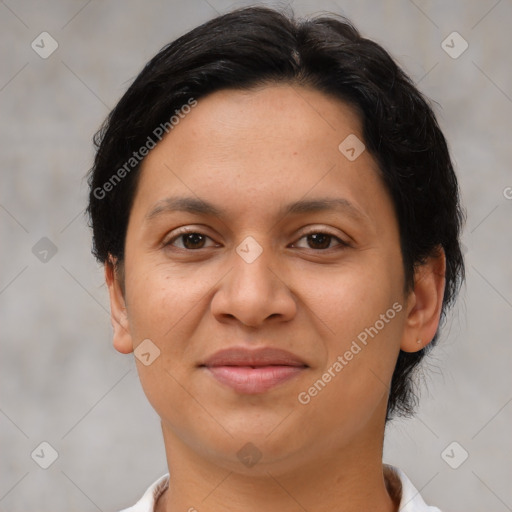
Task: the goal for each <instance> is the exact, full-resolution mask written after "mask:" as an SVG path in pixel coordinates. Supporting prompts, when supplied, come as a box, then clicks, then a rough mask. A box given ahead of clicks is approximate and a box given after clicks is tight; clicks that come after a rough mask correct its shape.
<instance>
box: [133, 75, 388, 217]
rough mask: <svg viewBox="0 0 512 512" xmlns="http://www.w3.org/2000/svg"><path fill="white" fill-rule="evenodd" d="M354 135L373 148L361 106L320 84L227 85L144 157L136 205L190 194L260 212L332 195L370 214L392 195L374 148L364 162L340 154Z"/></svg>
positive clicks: (146, 205) (224, 206)
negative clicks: (364, 132)
mask: <svg viewBox="0 0 512 512" xmlns="http://www.w3.org/2000/svg"><path fill="white" fill-rule="evenodd" d="M347 138H349V139H348V140H352V141H356V144H357V141H360V144H361V147H364V146H362V144H363V143H362V139H363V137H362V127H361V120H360V118H359V116H358V114H357V112H356V110H355V109H354V108H352V107H351V106H349V105H347V104H345V103H343V102H341V101H340V100H338V99H335V98H333V97H330V96H327V95H325V94H323V93H320V92H318V91H316V90H312V89H308V88H303V87H299V86H294V85H284V84H283V85H271V86H270V85H269V86H265V87H260V88H257V89H253V90H248V91H240V90H222V91H218V92H216V93H213V94H211V95H209V96H207V97H204V98H200V99H199V100H198V103H197V106H196V107H195V108H194V109H193V110H191V111H190V112H189V113H188V114H186V115H183V117H182V118H181V119H180V122H179V123H178V124H177V125H176V126H175V127H174V128H173V130H172V131H171V132H170V133H169V134H168V135H167V136H166V137H165V138H164V139H163V140H162V141H161V142H160V143H159V144H157V146H156V147H155V149H153V150H152V151H151V152H150V153H149V154H148V156H147V157H146V158H145V160H144V161H143V164H142V168H141V173H142V174H141V178H140V181H139V185H138V190H137V194H136V201H135V203H134V208H138V207H139V206H140V205H141V203H143V205H142V206H143V208H144V211H143V212H141V213H142V214H143V215H144V216H147V215H148V214H150V213H151V211H152V210H154V209H155V207H156V208H158V204H160V205H161V204H162V201H165V199H166V197H167V196H169V197H171V196H178V195H179V196H183V195H187V196H195V197H196V198H198V199H199V200H201V199H203V200H205V201H207V202H208V203H211V204H215V205H216V206H218V208H217V209H221V207H222V209H223V210H224V209H226V211H228V213H229V208H231V213H232V214H235V212H236V214H239V213H242V212H244V211H247V212H248V211H252V212H254V214H255V215H256V212H257V214H258V215H260V216H261V215H262V213H265V214H267V213H270V210H272V208H273V207H275V208H276V211H277V210H279V211H282V209H283V205H284V203H291V202H296V201H297V200H299V199H301V198H304V197H306V196H311V197H315V196H318V197H320V196H321V197H323V198H326V197H328V196H329V195H331V196H332V197H333V198H338V197H340V196H341V197H342V198H343V199H344V200H347V201H349V202H350V203H352V204H354V205H356V206H357V205H358V206H359V209H360V210H361V211H362V212H363V213H364V212H365V208H366V207H367V206H371V204H372V203H374V206H376V203H375V194H376V193H380V194H381V195H382V196H383V197H384V199H385V200H389V198H388V197H387V193H386V191H385V189H384V186H383V185H382V183H381V181H380V178H379V171H378V168H377V165H376V163H375V161H374V159H373V158H372V157H371V155H370V154H369V153H368V152H367V151H363V152H362V153H361V154H360V155H359V156H358V157H357V158H356V159H355V160H351V159H349V158H347V156H346V154H344V153H343V152H342V151H340V144H342V143H343V141H345V140H347ZM358 149H359V148H358ZM365 198H366V199H365ZM363 203H367V204H366V205H365V204H363ZM142 206H141V207H142Z"/></svg>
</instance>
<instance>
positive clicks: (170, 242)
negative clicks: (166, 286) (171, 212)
mask: <svg viewBox="0 0 512 512" xmlns="http://www.w3.org/2000/svg"><path fill="white" fill-rule="evenodd" d="M190 234H194V235H201V236H203V237H205V238H209V239H210V240H212V239H211V237H209V236H208V235H205V234H204V233H201V232H200V231H198V230H195V229H190V228H185V229H183V230H181V231H179V232H178V233H176V234H175V235H174V236H173V237H172V238H170V239H169V240H168V241H167V242H165V243H164V244H163V246H164V247H172V246H173V243H174V242H175V241H176V240H178V239H180V238H181V237H183V236H185V235H190ZM310 235H326V236H328V237H330V238H331V241H332V240H334V241H337V242H338V246H341V247H349V246H350V244H349V243H347V242H345V241H343V240H342V239H341V238H339V237H338V236H336V235H334V234H333V233H330V232H329V231H325V230H324V231H322V230H318V229H315V230H311V231H308V232H306V233H303V234H302V236H301V237H300V238H298V240H297V241H299V240H302V239H303V238H307V237H308V236H310ZM296 243H297V242H294V244H292V245H295V244H296ZM329 245H330V244H329ZM175 248H176V249H179V250H181V251H187V252H188V251H189V252H194V251H199V250H201V249H208V247H200V248H199V249H187V248H186V247H175ZM333 248H334V247H327V248H326V249H312V248H310V247H309V248H308V249H310V250H312V251H315V252H316V251H328V250H330V249H333Z"/></svg>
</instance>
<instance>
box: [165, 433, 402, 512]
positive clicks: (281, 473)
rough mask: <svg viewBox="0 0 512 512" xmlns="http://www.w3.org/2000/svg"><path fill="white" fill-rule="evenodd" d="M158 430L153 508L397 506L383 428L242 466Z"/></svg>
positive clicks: (283, 511) (215, 511)
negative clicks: (343, 442)
mask: <svg viewBox="0 0 512 512" xmlns="http://www.w3.org/2000/svg"><path fill="white" fill-rule="evenodd" d="M163 434H164V441H165V445H166V453H167V461H168V465H169V473H170V483H169V489H168V490H167V491H166V492H165V493H164V494H163V495H162V497H161V498H160V500H159V501H158V503H157V508H156V510H157V512H175V511H177V510H185V511H190V512H194V511H195V510H196V511H208V512H231V511H233V512H234V511H238V510H244V511H245V512H261V510H265V511H266V512H277V511H279V512H292V511H293V512H296V511H297V510H314V511H315V512H327V511H329V512H331V511H333V510H336V511H338V512H356V511H358V512H359V511H361V510H372V511H374V512H395V511H396V510H398V503H397V502H396V501H393V499H392V498H391V496H390V494H389V492H388V489H387V486H389V485H390V482H389V480H386V479H385V476H384V467H383V465H382V442H383V434H384V432H383V430H382V432H381V435H380V436H379V435H376V433H375V432H369V433H368V435H366V436H364V437H361V438H360V439H358V440H353V441H352V442H351V443H350V445H349V446H345V447H340V448H333V447H325V448H326V449H325V450H323V451H322V452H321V453H322V454H323V455H322V456H318V457H317V458H316V459H315V458H312V457H308V458H307V459H305V458H304V457H302V458H300V457H297V458H295V457H293V460H291V459H292V458H290V460H288V461H286V462H283V461H282V460H281V461H276V462H275V463H274V464H268V465H265V466H264V465H263V464H262V463H257V464H256V465H254V466H253V467H252V468H248V469H247V470H245V471H243V472H242V471H240V470H239V466H236V465H233V466H231V467H230V465H229V463H224V462H218V461H216V460H214V459H213V458H211V457H207V456H200V455H199V454H198V452H197V450H192V449H191V448H190V447H189V446H187V445H186V444H184V443H183V442H182V441H181V439H179V438H178V437H176V435H175V434H174V432H172V431H171V430H170V429H167V428H165V426H164V425H163ZM240 445H241V446H242V445H243V443H240ZM299 459H300V460H299ZM234 468H237V469H234ZM395 499H396V498H395Z"/></svg>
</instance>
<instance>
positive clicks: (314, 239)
mask: <svg viewBox="0 0 512 512" xmlns="http://www.w3.org/2000/svg"><path fill="white" fill-rule="evenodd" d="M332 238H333V237H332V236H331V235H328V234H326V233H313V234H311V235H307V237H306V239H307V241H308V245H309V246H310V247H311V249H328V248H329V246H330V245H331V240H332Z"/></svg>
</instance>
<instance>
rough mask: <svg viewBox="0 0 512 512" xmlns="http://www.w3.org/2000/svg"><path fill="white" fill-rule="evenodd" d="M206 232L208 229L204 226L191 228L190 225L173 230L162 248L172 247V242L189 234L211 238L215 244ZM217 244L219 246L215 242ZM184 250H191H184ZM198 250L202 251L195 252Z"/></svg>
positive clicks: (166, 237)
mask: <svg viewBox="0 0 512 512" xmlns="http://www.w3.org/2000/svg"><path fill="white" fill-rule="evenodd" d="M204 231H206V229H205V228H204V227H203V226H200V227H194V226H190V225H187V226H182V227H180V228H176V229H173V230H172V231H171V232H170V233H168V234H167V235H166V236H165V237H164V239H163V240H162V247H167V246H168V245H172V242H174V241H176V240H177V239H178V238H179V237H180V236H183V235H186V234H188V233H197V234H199V235H202V236H204V237H205V238H209V239H210V240H211V241H212V242H215V241H214V240H213V238H212V237H211V236H209V235H207V234H206V233H205V232H204ZM215 244H217V245H218V243H217V242H215ZM177 249H181V247H177ZM206 249H207V247H206ZM184 250H189V249H184ZM198 250H200V249H195V251H198Z"/></svg>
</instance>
